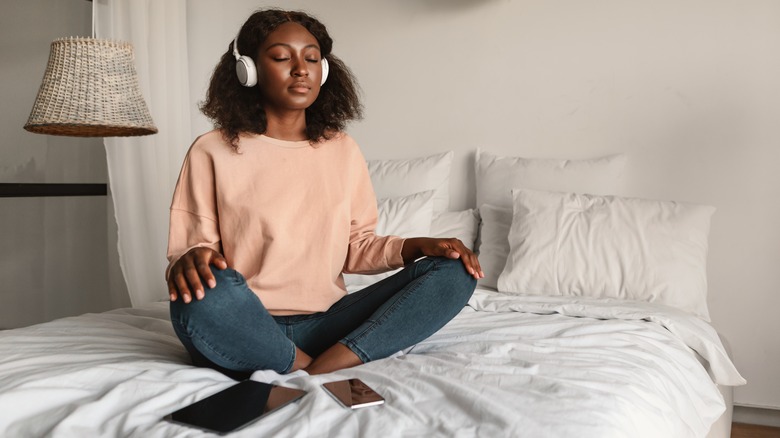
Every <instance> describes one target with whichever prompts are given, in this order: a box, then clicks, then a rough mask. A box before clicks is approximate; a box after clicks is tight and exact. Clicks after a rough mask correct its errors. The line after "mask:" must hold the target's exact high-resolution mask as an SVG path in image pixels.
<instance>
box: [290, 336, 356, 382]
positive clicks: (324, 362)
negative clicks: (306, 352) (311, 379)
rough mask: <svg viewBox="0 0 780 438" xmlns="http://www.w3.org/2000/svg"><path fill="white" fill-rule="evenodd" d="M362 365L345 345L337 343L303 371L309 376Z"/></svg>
mask: <svg viewBox="0 0 780 438" xmlns="http://www.w3.org/2000/svg"><path fill="white" fill-rule="evenodd" d="M362 363H363V361H361V360H360V358H359V357H358V356H357V355H356V354H355V353H353V352H352V350H350V349H349V348H347V346H346V345H344V344H342V343H339V342H337V343H335V344H333V346H332V347H330V348H328V349H327V350H325V351H324V352H323V353H322V354H321V355H319V356H317V358H316V359H314V361H313V362H312V363H311V365H309V366H308V367H306V368H304V370H305V371H306V372H307V373H309V374H310V375H315V374H325V373H330V372H332V371H338V370H342V369H344V368H351V367H354V366H357V365H360V364H362Z"/></svg>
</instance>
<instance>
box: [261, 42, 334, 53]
mask: <svg viewBox="0 0 780 438" xmlns="http://www.w3.org/2000/svg"><path fill="white" fill-rule="evenodd" d="M276 46H284V47H287V48H290V49H292V48H293V47H292V46H291V45H290V44H287V43H275V44H271V45H270V46H268V48H267V49H266V50H270V49H272V48H274V47H276ZM309 48H315V49H317V50H319V51H322V50H321V49H320V46H318V45H316V44H309V45H307V46H305V47H304V49H309Z"/></svg>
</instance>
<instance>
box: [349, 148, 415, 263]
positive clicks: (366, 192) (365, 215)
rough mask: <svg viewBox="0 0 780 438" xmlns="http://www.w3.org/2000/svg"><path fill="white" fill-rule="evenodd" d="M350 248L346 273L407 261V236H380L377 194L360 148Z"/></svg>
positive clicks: (354, 182)
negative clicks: (402, 252) (405, 251)
mask: <svg viewBox="0 0 780 438" xmlns="http://www.w3.org/2000/svg"><path fill="white" fill-rule="evenodd" d="M354 166H355V168H356V169H357V171H356V174H355V178H354V179H353V187H352V199H351V207H350V208H351V221H350V232H349V249H348V252H347V259H346V261H345V263H344V273H347V274H376V273H380V272H386V271H389V270H392V269H396V268H400V267H402V266H403V265H404V261H403V257H402V256H401V249H402V248H403V245H404V239H403V238H401V237H398V236H377V235H376V225H377V219H378V214H377V207H376V196H375V195H374V189H373V186H372V185H371V178H370V176H369V174H368V166H367V164H366V161H365V159H364V158H363V155H362V154H361V153H360V152H359V149H358V154H357V159H355V163H354Z"/></svg>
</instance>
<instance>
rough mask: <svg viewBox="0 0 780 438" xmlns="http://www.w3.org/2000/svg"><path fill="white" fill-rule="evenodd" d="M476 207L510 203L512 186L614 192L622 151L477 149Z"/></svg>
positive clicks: (619, 176) (621, 172) (556, 190)
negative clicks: (504, 152) (528, 153)
mask: <svg viewBox="0 0 780 438" xmlns="http://www.w3.org/2000/svg"><path fill="white" fill-rule="evenodd" d="M475 165H476V167H475V172H476V174H475V176H476V183H477V207H481V206H482V204H492V205H495V206H498V207H508V208H511V207H512V193H511V192H512V189H515V188H525V189H536V190H550V191H555V192H575V193H592V194H596V195H615V194H618V193H619V191H618V190H619V188H620V187H619V184H620V182H621V176H622V174H623V168H624V167H625V165H626V156H625V155H622V154H620V155H610V156H607V157H602V158H595V159H591V160H557V159H542V158H522V157H505V156H500V155H494V154H491V153H489V152H485V151H483V150H482V149H478V150H477V157H476V162H475Z"/></svg>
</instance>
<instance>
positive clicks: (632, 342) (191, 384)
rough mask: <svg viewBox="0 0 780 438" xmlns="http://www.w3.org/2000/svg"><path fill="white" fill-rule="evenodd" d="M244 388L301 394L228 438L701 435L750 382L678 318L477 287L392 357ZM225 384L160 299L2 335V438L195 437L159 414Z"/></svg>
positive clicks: (708, 335) (650, 309) (640, 308)
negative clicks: (355, 384) (347, 393)
mask: <svg viewBox="0 0 780 438" xmlns="http://www.w3.org/2000/svg"><path fill="white" fill-rule="evenodd" d="M697 355H698V356H699V357H700V358H701V359H703V360H702V361H700V360H699V359H697ZM354 377H357V378H360V379H362V380H363V381H365V382H366V383H368V384H369V385H370V386H372V387H373V388H374V389H376V390H377V391H378V392H379V393H381V394H382V395H383V396H384V397H385V399H386V403H385V404H384V405H381V406H377V407H371V408H365V409H360V410H355V411H353V410H349V409H346V408H343V407H342V406H340V405H339V404H337V403H336V402H335V401H334V400H333V399H332V398H331V397H330V396H329V395H328V394H327V393H326V392H325V391H324V390H323V389H322V388H321V384H322V383H325V382H328V381H334V380H340V379H344V378H354ZM252 379H253V380H258V381H264V382H275V383H278V384H281V385H284V386H290V387H294V388H300V389H304V390H306V391H308V394H307V395H306V396H304V397H303V398H302V399H301V400H300V401H298V402H296V403H295V404H292V405H290V406H287V407H285V408H283V409H281V410H280V411H278V412H275V413H273V414H271V415H269V416H267V417H265V418H263V419H261V420H260V421H257V422H255V423H253V424H250V425H249V426H247V427H246V428H243V429H241V430H240V431H237V432H235V433H234V436H247V437H248V436H275V437H300V436H312V437H332V436H349V437H353V436H367V437H368V436H371V437H374V436H382V437H388V436H390V437H392V436H399V437H401V436H403V437H408V436H426V437H429V436H448V437H450V436H455V437H458V436H463V437H471V436H486V437H487V436H489V437H495V436H521V437H522V436H528V437H538V436H545V437H574V436H576V437H599V438H608V437H627V436H631V437H659V436H667V437H675V436H679V437H689V436H690V437H697V436H705V435H706V434H707V432H708V431H709V429H710V427H711V425H712V424H713V422H715V420H716V419H718V417H719V416H721V414H722V413H723V412H724V410H725V409H726V406H725V404H724V400H723V397H722V395H721V394H720V392H719V391H718V389H717V386H716V383H718V384H721V385H738V384H742V383H744V380H743V379H742V377H741V376H740V375H739V373H738V372H737V371H736V369H735V368H734V366H733V364H732V363H731V361H730V360H729V358H728V355H727V354H726V352H725V351H724V349H723V346H722V344H721V343H720V340H719V339H718V337H717V334H716V333H715V331H714V330H713V329H712V327H711V326H710V325H708V324H707V323H705V322H703V321H702V320H700V319H698V318H695V317H692V316H690V315H688V314H686V313H684V312H680V311H676V310H674V309H671V308H668V307H664V306H660V305H655V304H648V303H640V302H627V301H617V300H585V299H583V300H572V299H560V298H546V297H522V296H513V295H502V294H497V293H494V292H491V291H488V290H479V289H478V290H477V291H476V292H475V294H474V297H473V298H472V300H471V301H470V303H469V306H468V307H466V308H464V310H463V311H462V312H461V313H460V314H459V315H458V316H457V317H456V318H455V319H454V320H453V321H451V322H450V323H449V324H448V325H447V326H445V327H444V328H443V329H442V330H440V331H439V332H438V333H436V334H434V335H433V336H432V337H431V338H429V339H428V340H426V341H424V342H422V343H420V344H418V345H416V346H414V347H412V348H410V349H408V350H407V351H404V352H399V353H398V354H396V355H395V356H393V357H390V358H387V359H383V360H379V361H375V362H372V363H368V364H365V365H361V366H359V367H355V368H352V369H347V370H342V371H339V372H336V373H331V374H326V375H321V376H309V375H306V374H305V373H302V372H299V373H293V374H291V375H279V374H276V373H274V372H267V371H258V372H256V373H254V374H253V375H252ZM233 384H235V382H234V381H233V380H231V379H229V378H228V377H225V376H224V375H222V374H220V373H218V372H216V371H213V370H209V369H201V368H195V367H193V366H191V365H190V364H189V358H188V355H187V353H186V352H185V350H184V348H183V347H182V346H181V345H180V344H179V341H178V339H177V338H176V336H175V335H174V333H173V330H172V328H171V325H170V321H169V319H168V307H167V303H155V304H153V305H150V306H147V307H142V308H133V309H129V308H128V309H119V310H114V311H111V312H106V313H100V314H86V315H82V316H78V317H72V318H64V319H60V320H56V321H52V322H49V323H45V324H40V325H36V326H31V327H26V328H22V329H15V330H8V331H4V332H0V412H1V413H2V415H0V435H1V436H47V435H48V436H74V437H83V436H143V437H173V436H201V435H202V433H203V432H201V431H197V430H194V429H189V428H187V427H185V426H181V425H177V424H174V423H170V422H167V421H165V420H163V417H164V416H165V415H166V414H168V413H170V412H173V411H175V410H177V409H179V408H181V407H183V406H186V405H188V404H190V403H193V402H195V401H197V400H200V399H202V398H205V397H207V396H208V395H210V394H213V393H215V392H217V391H220V390H222V389H225V388H227V387H229V386H231V385H233Z"/></svg>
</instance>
